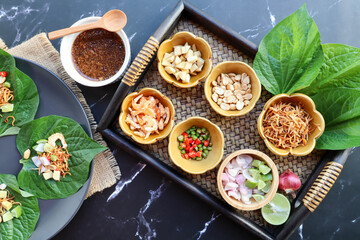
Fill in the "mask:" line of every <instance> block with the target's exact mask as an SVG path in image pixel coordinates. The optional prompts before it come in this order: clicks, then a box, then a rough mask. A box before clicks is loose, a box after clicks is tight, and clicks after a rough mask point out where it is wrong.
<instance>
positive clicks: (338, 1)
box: [329, 0, 342, 9]
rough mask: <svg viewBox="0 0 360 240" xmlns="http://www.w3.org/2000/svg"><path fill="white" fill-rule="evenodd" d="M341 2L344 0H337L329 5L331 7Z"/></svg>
mask: <svg viewBox="0 0 360 240" xmlns="http://www.w3.org/2000/svg"><path fill="white" fill-rule="evenodd" d="M341 2H342V0H336V2H334V3H333V4H331V5H330V6H329V9H331V8H333V7H335V6H336V5H337V4H339V3H341Z"/></svg>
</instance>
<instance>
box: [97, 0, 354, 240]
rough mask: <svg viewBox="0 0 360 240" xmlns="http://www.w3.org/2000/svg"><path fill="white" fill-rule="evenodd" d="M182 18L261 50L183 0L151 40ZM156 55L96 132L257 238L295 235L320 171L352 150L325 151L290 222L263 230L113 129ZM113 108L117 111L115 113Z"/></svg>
mask: <svg viewBox="0 0 360 240" xmlns="http://www.w3.org/2000/svg"><path fill="white" fill-rule="evenodd" d="M183 16H186V17H187V18H189V19H191V20H193V21H194V20H195V21H196V22H197V23H199V24H200V25H202V26H206V27H205V28H206V29H207V30H209V31H210V32H212V33H213V34H215V35H217V36H221V39H222V40H225V41H226V42H228V43H229V44H231V45H232V46H234V47H235V48H236V49H239V50H241V51H242V52H243V53H245V54H246V55H247V56H249V57H251V58H254V57H255V55H256V53H257V49H258V48H257V45H256V44H255V43H253V42H251V41H249V40H248V39H246V38H244V37H243V36H241V35H240V34H239V33H237V32H235V31H234V30H233V29H231V28H230V27H228V26H226V25H224V24H222V23H220V22H219V21H217V20H216V19H215V18H213V17H211V16H209V15H208V14H206V13H205V12H203V11H202V10H200V9H199V8H197V7H195V6H194V5H192V4H191V3H189V2H187V1H183V0H180V1H179V2H178V4H177V5H176V6H175V7H174V9H173V10H172V12H171V13H170V14H169V15H168V16H167V18H166V19H165V20H164V21H163V22H162V24H161V25H160V26H159V28H158V29H157V30H156V31H155V32H154V33H153V35H152V37H154V38H155V39H157V40H159V42H160V43H161V42H162V41H163V40H164V39H165V38H167V37H168V36H169V35H170V33H171V32H172V31H173V29H174V28H175V26H176V25H177V23H178V21H179V19H180V18H181V17H183ZM155 56H156V52H155V54H154V56H152V58H151V60H150V61H149V62H148V64H147V65H146V67H145V69H144V71H143V72H142V74H141V75H140V76H139V78H138V79H137V81H136V83H135V84H134V85H133V86H128V85H126V84H124V82H121V83H120V85H119V86H118V88H117V91H116V93H115V94H114V96H113V98H112V99H111V101H110V103H109V105H108V106H107V109H106V111H105V112H104V114H103V116H102V118H101V120H100V122H99V125H98V128H97V130H98V131H99V132H100V133H101V134H102V135H103V136H104V138H105V139H107V140H109V141H111V142H113V143H115V144H116V145H117V146H118V147H121V148H122V149H123V150H125V151H127V152H129V153H131V154H133V155H134V156H137V157H138V158H140V159H141V160H142V161H144V162H146V163H147V164H149V165H151V166H152V167H154V168H155V169H157V170H158V171H160V172H161V173H162V174H164V175H165V176H166V177H168V178H170V179H171V180H172V181H174V182H176V183H178V184H179V185H181V186H183V187H185V188H186V189H188V190H189V191H190V192H192V193H193V194H195V195H196V196H197V197H199V198H200V199H202V200H204V201H205V202H207V203H208V204H209V205H210V206H212V207H213V208H214V209H216V210H217V211H219V212H220V213H222V214H224V215H225V216H227V217H229V218H230V219H232V220H233V221H235V222H236V223H238V224H239V225H241V226H243V227H245V228H246V229H247V230H248V231H250V232H252V233H253V234H255V235H256V236H257V237H259V238H261V239H288V238H289V237H290V236H291V235H292V233H293V232H294V231H295V230H296V229H297V228H298V227H299V226H300V225H301V224H302V222H303V221H304V220H305V219H306V217H307V216H308V215H309V214H310V213H311V212H310V211H309V210H308V209H307V208H306V207H305V206H304V204H303V203H302V199H303V198H304V196H305V195H306V193H307V192H308V190H309V189H310V187H311V186H312V184H313V183H314V181H315V180H316V178H317V177H318V176H319V174H320V172H321V171H322V170H323V169H324V167H325V166H326V164H327V163H328V162H336V163H339V164H341V165H344V164H345V162H346V159H347V157H348V155H349V154H350V152H351V149H346V150H336V151H333V150H328V151H326V154H324V156H323V158H322V159H321V160H320V161H319V163H318V165H317V166H316V168H315V169H314V170H313V172H312V173H311V174H310V176H309V177H308V179H307V180H306V182H305V183H304V184H303V186H302V188H301V189H300V191H299V193H298V196H297V198H296V199H295V200H294V201H293V202H292V212H291V214H290V217H289V219H288V221H287V222H286V223H285V224H283V225H282V226H281V227H276V229H275V230H274V234H272V233H270V232H269V231H268V230H267V229H265V228H264V227H261V226H260V225H258V224H256V223H255V222H253V221H252V220H249V219H247V218H245V217H243V216H239V215H238V214H235V213H234V209H233V208H231V207H230V205H228V204H226V203H225V202H223V201H221V200H220V199H218V198H216V197H215V196H213V195H212V194H210V193H209V192H207V191H206V190H204V189H202V188H201V187H200V186H198V185H196V184H195V183H192V182H191V181H189V180H187V179H185V178H184V177H183V176H182V175H181V174H180V173H179V172H178V171H176V170H175V169H172V168H171V167H169V166H167V165H166V164H165V163H163V162H162V161H161V160H159V159H158V158H156V157H154V156H153V155H151V154H149V153H147V152H145V151H144V150H142V149H141V148H140V147H139V146H137V145H135V144H134V143H133V142H132V141H131V140H128V139H126V138H125V137H123V136H121V135H119V134H118V133H117V132H116V131H115V130H113V129H112V128H113V126H112V123H113V122H114V120H115V118H116V116H118V115H119V113H120V105H121V103H122V101H123V99H124V98H125V97H126V95H127V94H128V93H129V92H132V91H134V90H135V88H136V87H137V85H138V84H139V83H140V82H141V80H142V78H143V76H144V75H145V74H146V72H147V70H148V68H149V66H151V64H152V62H153V61H154V59H155ZM113 109H117V110H116V111H113ZM138 158H136V159H138Z"/></svg>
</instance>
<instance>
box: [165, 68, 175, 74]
mask: <svg viewBox="0 0 360 240" xmlns="http://www.w3.org/2000/svg"><path fill="white" fill-rule="evenodd" d="M165 71H166V72H167V73H168V74H175V73H176V69H175V68H173V67H165Z"/></svg>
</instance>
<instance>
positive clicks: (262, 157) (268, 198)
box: [217, 149, 279, 211]
mask: <svg viewBox="0 0 360 240" xmlns="http://www.w3.org/2000/svg"><path fill="white" fill-rule="evenodd" d="M243 154H246V155H250V156H252V157H253V158H254V159H258V160H261V161H264V162H266V164H267V165H268V166H269V167H270V168H271V172H272V175H273V180H272V183H271V187H270V190H269V192H268V193H266V194H265V195H264V196H265V198H264V199H263V200H261V201H259V202H257V201H255V199H254V198H250V201H251V204H245V203H243V202H242V201H239V200H236V199H235V198H232V197H229V195H227V193H226V192H225V190H224V187H223V184H222V181H221V175H222V173H223V172H224V169H225V166H226V164H228V162H230V161H231V160H232V159H233V158H234V157H236V156H238V155H243ZM217 186H218V189H219V192H220V194H221V196H222V197H223V199H224V200H225V201H226V202H227V203H228V204H230V205H231V206H233V207H234V208H237V209H239V210H245V211H250V210H256V209H259V208H262V207H263V206H265V205H266V204H268V203H269V202H270V201H271V199H272V198H273V197H274V196H275V193H276V192H277V189H278V186H279V172H278V170H277V168H276V165H275V163H274V162H273V161H272V160H271V158H270V157H268V156H267V155H266V154H264V153H262V152H260V151H257V150H252V149H243V150H239V151H236V152H233V153H232V154H230V155H228V156H227V157H226V158H225V159H224V161H223V162H222V163H221V165H220V167H219V170H218V174H217Z"/></svg>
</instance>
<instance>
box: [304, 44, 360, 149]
mask: <svg viewBox="0 0 360 240" xmlns="http://www.w3.org/2000/svg"><path fill="white" fill-rule="evenodd" d="M323 49H324V54H325V61H324V64H323V66H322V67H321V69H320V72H319V75H318V76H317V78H316V79H315V81H314V82H313V83H312V84H311V85H310V86H309V87H307V88H306V89H303V90H302V91H301V92H302V93H305V94H307V95H309V96H310V97H311V98H312V99H313V100H314V102H315V104H316V108H317V110H319V111H320V112H321V114H322V115H323V117H324V119H325V124H326V125H325V131H324V133H323V134H322V136H321V137H320V138H319V139H318V140H317V143H316V148H317V149H334V150H335V149H346V148H350V147H354V146H359V145H360V49H358V48H355V47H351V46H347V45H342V44H324V45H323Z"/></svg>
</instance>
